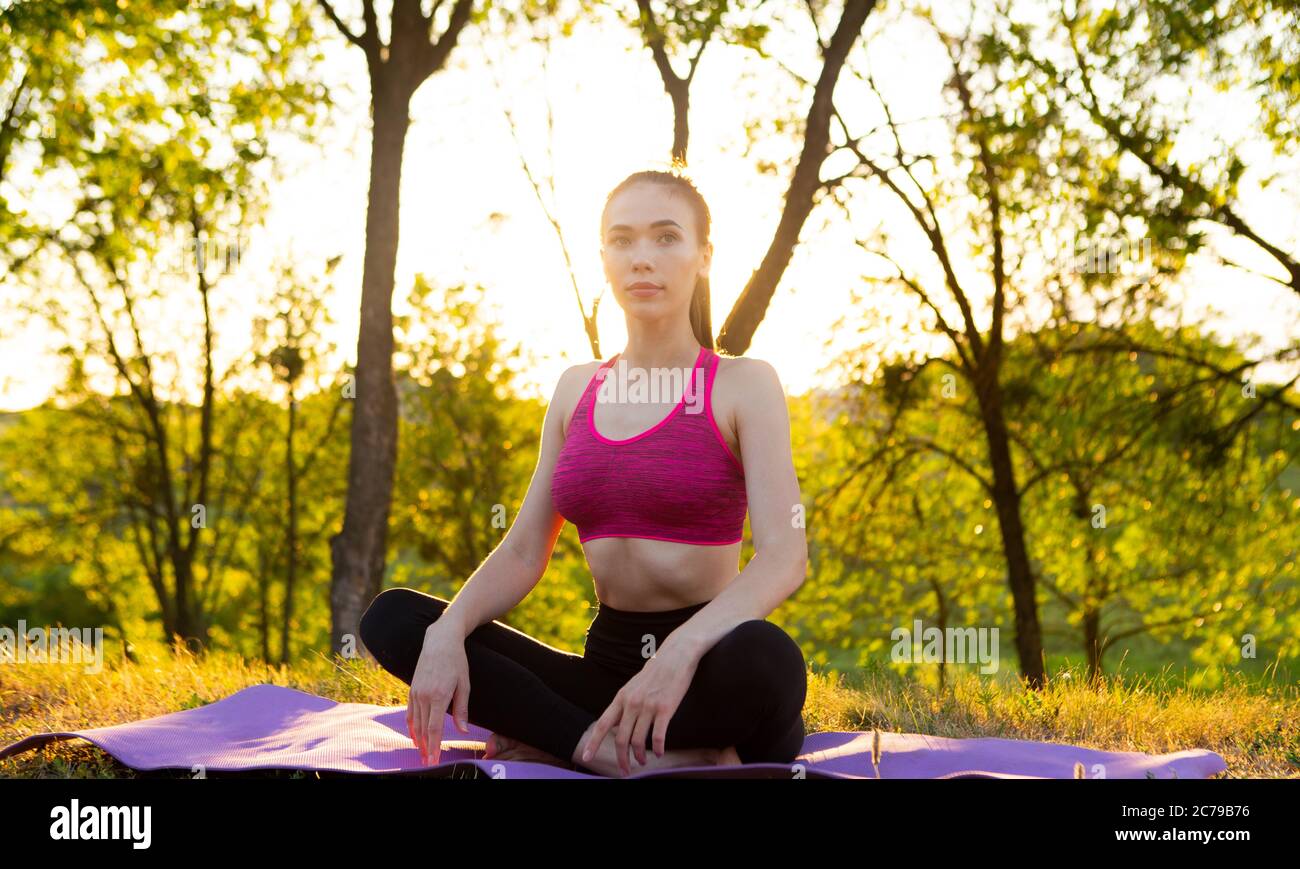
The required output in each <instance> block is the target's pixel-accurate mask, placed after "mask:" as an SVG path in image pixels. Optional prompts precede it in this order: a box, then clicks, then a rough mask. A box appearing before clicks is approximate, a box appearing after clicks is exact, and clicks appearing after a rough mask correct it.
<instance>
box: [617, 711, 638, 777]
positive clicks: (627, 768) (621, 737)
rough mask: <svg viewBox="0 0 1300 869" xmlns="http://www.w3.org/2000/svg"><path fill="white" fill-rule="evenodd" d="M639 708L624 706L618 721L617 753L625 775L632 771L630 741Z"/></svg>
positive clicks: (620, 767)
mask: <svg viewBox="0 0 1300 869" xmlns="http://www.w3.org/2000/svg"><path fill="white" fill-rule="evenodd" d="M636 716H637V710H636V709H635V708H632V707H629V706H624V707H623V717H622V719H621V720H620V721H619V722H618V735H617V736H616V737H615V738H614V748H615V752H614V753H615V754H616V755H618V768H619V769H621V770H622V771H623V775H628V774H629V773H630V772H632V759H631V757H630V754H631V752H630V751H629V749H628V742H629V740H630V739H631V738H632V725H633V724H635V723H636Z"/></svg>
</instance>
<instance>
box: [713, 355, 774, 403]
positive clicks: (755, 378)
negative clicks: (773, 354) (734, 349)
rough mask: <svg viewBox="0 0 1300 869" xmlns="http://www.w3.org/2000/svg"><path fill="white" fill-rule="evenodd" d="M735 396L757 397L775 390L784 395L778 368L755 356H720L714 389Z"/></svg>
mask: <svg viewBox="0 0 1300 869" xmlns="http://www.w3.org/2000/svg"><path fill="white" fill-rule="evenodd" d="M719 384H722V387H721V388H722V390H724V391H726V392H727V393H728V394H732V395H734V394H735V393H737V392H739V393H741V394H742V395H757V394H761V393H763V392H768V391H770V390H772V389H773V388H775V389H776V390H777V391H778V392H781V393H782V394H784V391H785V390H784V388H783V387H782V386H781V377H780V375H779V374H777V371H776V366H775V365H773V364H772V363H771V362H768V361H767V360H766V359H760V358H758V357H755V356H724V355H722V354H721V353H719V354H718V367H717V371H716V373H715V374H714V388H715V389H716V388H718V385H719Z"/></svg>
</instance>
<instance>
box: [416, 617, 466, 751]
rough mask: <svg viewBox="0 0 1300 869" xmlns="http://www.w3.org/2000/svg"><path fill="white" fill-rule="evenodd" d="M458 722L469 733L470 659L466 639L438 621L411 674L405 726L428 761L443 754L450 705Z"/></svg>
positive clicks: (430, 629) (426, 635)
mask: <svg viewBox="0 0 1300 869" xmlns="http://www.w3.org/2000/svg"><path fill="white" fill-rule="evenodd" d="M449 707H450V709H451V714H452V718H454V719H455V720H456V725H457V726H458V727H459V728H460V729H461V731H462V732H463V733H465V734H468V733H469V724H468V721H469V661H468V660H467V659H466V657H465V641H464V639H462V638H460V637H458V636H457V635H456V634H455V633H454V632H451V631H440V630H438V627H437V623H436V622H435V623H434V624H433V625H430V626H429V629H428V630H427V631H426V632H425V634H424V647H423V648H422V649H421V650H420V660H419V661H418V662H417V663H416V665H415V675H414V676H412V677H411V691H410V694H409V696H408V697H407V701H406V727H407V729H408V730H409V731H410V734H411V739H412V741H414V742H415V744H416V747H418V748H419V749H420V757H421V758H422V759H423V760H424V762H425V763H426V764H436V763H438V759H439V757H440V756H441V753H442V725H443V721H444V720H445V719H444V716H445V715H446V713H447V710H448V708H449Z"/></svg>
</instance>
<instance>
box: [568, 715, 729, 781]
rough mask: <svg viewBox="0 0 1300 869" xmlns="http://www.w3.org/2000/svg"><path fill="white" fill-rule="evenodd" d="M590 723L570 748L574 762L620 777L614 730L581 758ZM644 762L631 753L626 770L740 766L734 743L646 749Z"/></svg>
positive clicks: (621, 775)
mask: <svg viewBox="0 0 1300 869" xmlns="http://www.w3.org/2000/svg"><path fill="white" fill-rule="evenodd" d="M595 726H596V725H595V724H592V725H591V726H590V727H588V728H587V730H586V732H585V733H583V734H582V739H580V740H578V747H577V748H575V749H574V750H573V763H574V765H575V766H582V767H585V768H587V769H589V770H591V771H592V772H595V773H598V774H600V775H603V776H609V777H610V778H623V777H624V774H623V771H622V770H621V769H620V768H619V765H618V757H617V755H616V754H615V751H616V746H615V744H614V738H613V734H606V735H605V738H604V739H603V740H601V743H600V748H599V749H598V750H597V751H596V755H595V757H593V758H592V759H591V760H587V761H584V760H583V759H582V749H583V747H584V746H585V745H586V744H587V738H588V737H589V736H591V731H592V730H593V729H594V728H595ZM645 760H646V762H645V765H644V766H642V764H641V762H640V761H638V760H637V759H636V754H635V753H633V754H632V761H631V768H630V769H629V774H634V773H638V772H646V771H647V770H654V769H677V768H679V767H683V766H739V765H740V762H741V761H740V755H739V754H738V753H737V752H736V749H735V747H734V746H730V745H729V746H727V747H726V748H675V749H671V750H668V751H665V752H664V753H663V756H662V757H660V756H659V755H657V754H655V753H654V752H653V751H650V750H647V751H646V754H645Z"/></svg>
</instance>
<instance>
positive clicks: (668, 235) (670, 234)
mask: <svg viewBox="0 0 1300 869" xmlns="http://www.w3.org/2000/svg"><path fill="white" fill-rule="evenodd" d="M659 238H661V239H664V238H671V239H673V240H674V241H676V240H677V234H676V233H675V232H665V233H664V234H663V235H661V236H659ZM620 241H627V239H626V238H624V237H623V236H619V237H618V238H616V239H614V244H615V245H617V244H618V243H619V242H620Z"/></svg>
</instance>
